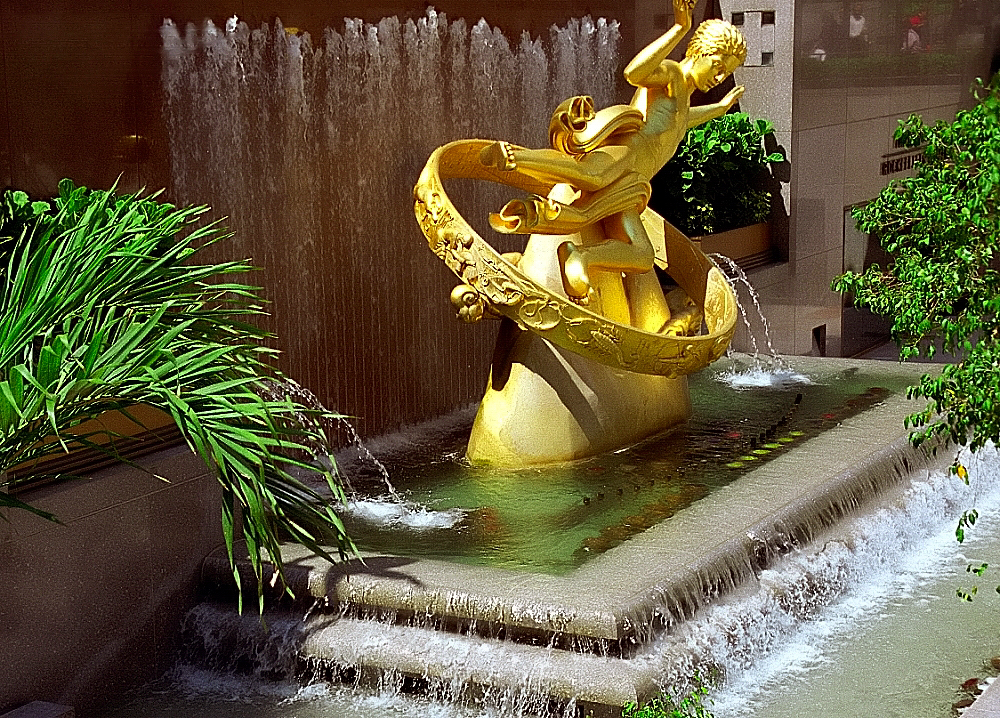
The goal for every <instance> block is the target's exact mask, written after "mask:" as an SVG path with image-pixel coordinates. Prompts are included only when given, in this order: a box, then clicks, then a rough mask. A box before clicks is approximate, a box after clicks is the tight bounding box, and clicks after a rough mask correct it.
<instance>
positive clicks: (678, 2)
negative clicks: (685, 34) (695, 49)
mask: <svg viewBox="0 0 1000 718" xmlns="http://www.w3.org/2000/svg"><path fill="white" fill-rule="evenodd" d="M696 2H697V0H674V22H675V23H677V24H678V25H682V26H684V27H685V28H690V27H691V11H692V10H693V9H694V6H695V3H696Z"/></svg>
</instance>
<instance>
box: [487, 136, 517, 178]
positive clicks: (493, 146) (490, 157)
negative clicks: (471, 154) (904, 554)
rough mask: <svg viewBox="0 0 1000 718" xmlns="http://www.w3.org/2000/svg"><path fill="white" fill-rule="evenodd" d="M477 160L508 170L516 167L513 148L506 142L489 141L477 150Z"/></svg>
mask: <svg viewBox="0 0 1000 718" xmlns="http://www.w3.org/2000/svg"><path fill="white" fill-rule="evenodd" d="M479 161H480V162H482V163H483V164H484V165H485V166H487V167H495V168H497V169H498V170H504V171H505V172H510V171H511V170H514V169H517V163H516V162H515V161H514V148H513V147H511V146H510V143H508V142H502V141H501V142H491V143H490V144H488V145H486V147H484V148H483V149H481V150H480V151H479Z"/></svg>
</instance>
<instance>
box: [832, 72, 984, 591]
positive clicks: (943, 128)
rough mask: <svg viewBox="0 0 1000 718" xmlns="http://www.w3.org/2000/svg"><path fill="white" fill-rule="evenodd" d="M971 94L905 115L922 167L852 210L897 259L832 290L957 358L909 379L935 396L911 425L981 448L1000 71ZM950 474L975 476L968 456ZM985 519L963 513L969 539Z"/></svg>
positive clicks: (916, 348)
mask: <svg viewBox="0 0 1000 718" xmlns="http://www.w3.org/2000/svg"><path fill="white" fill-rule="evenodd" d="M973 94H974V96H975V98H976V100H977V103H976V105H975V107H973V108H972V109H971V110H968V111H961V112H959V113H957V114H956V116H955V120H954V121H953V122H944V121H938V122H937V123H936V124H934V125H925V124H924V123H923V121H922V120H921V118H920V117H919V116H917V115H911V116H910V117H909V118H908V119H906V120H903V121H900V123H899V128H898V129H897V130H896V134H895V137H896V139H897V140H899V141H900V142H901V143H903V144H904V145H905V146H908V147H921V146H923V147H924V153H923V157H922V158H921V159H920V161H919V162H918V163H917V164H916V166H915V176H914V177H911V178H907V179H902V180H896V181H893V182H892V183H890V184H889V186H888V187H886V188H885V189H884V190H883V191H882V193H881V194H880V195H879V196H878V197H877V198H876V199H874V200H872V201H871V202H869V203H868V204H866V205H865V206H863V207H860V208H858V209H856V210H855V211H854V218H855V220H856V221H857V223H858V227H859V228H860V229H861V230H862V231H863V232H867V233H872V234H875V235H876V236H877V237H878V238H879V241H880V242H881V244H882V247H883V248H884V249H885V250H886V252H888V253H889V255H890V256H891V258H892V261H891V263H890V264H889V266H887V267H881V266H879V265H872V266H871V267H869V268H868V269H866V270H865V271H864V272H863V273H857V272H847V273H846V274H843V275H841V276H839V277H837V278H836V279H835V280H834V282H833V288H834V289H835V290H837V291H839V292H851V293H853V294H854V297H855V303H856V304H857V305H858V306H863V307H868V308H870V309H871V310H872V311H873V312H875V313H877V314H883V315H885V316H886V317H888V318H889V319H891V321H892V329H891V332H892V338H893V339H894V340H895V341H896V342H897V343H898V344H899V346H900V358H901V359H908V358H912V357H918V356H921V355H923V356H927V357H931V356H933V355H934V353H935V351H936V350H937V348H938V346H940V348H942V349H943V350H944V351H945V352H946V353H948V354H951V355H953V356H954V357H955V361H954V362H953V363H948V364H946V365H945V366H944V369H943V371H942V372H941V374H940V375H938V376H932V375H930V374H925V375H924V376H922V377H921V379H920V383H919V384H918V385H917V386H913V387H910V389H909V392H908V394H909V395H910V397H911V398H917V397H922V398H925V399H927V400H928V403H927V406H926V408H925V409H924V410H923V411H920V412H917V413H916V414H913V415H912V416H910V417H908V418H907V426H912V427H916V428H917V431H915V432H914V434H913V435H912V437H911V439H912V441H913V443H914V444H920V443H922V442H924V441H926V440H927V439H930V438H938V439H942V440H944V441H945V442H952V443H954V444H960V445H966V444H968V445H969V447H970V448H971V449H973V450H977V449H981V448H983V447H984V446H986V445H987V444H989V443H991V442H992V443H993V444H997V445H1000V400H998V398H997V397H998V396H1000V271H998V269H997V238H998V237H1000V74H998V75H995V76H994V77H993V80H992V82H991V83H990V84H988V85H986V84H984V83H983V82H982V80H977V81H976V83H975V84H974V86H973ZM952 472H953V473H955V474H956V475H958V477H959V478H960V479H962V480H963V481H966V482H968V480H969V478H968V472H967V471H966V469H965V467H964V466H962V465H961V464H959V463H957V462H956V463H955V464H954V465H953V466H952ZM977 516H978V514H976V513H975V511H967V512H965V513H964V514H963V515H962V517H961V519H960V520H959V524H958V527H957V528H956V537H957V538H958V540H959V541H962V540H963V539H964V538H965V529H966V528H968V527H971V526H972V525H973V524H974V523H975V519H976V517H977ZM970 572H974V571H972V570H971V569H970ZM977 575H981V574H980V573H977ZM997 590H998V591H1000V587H998V588H997ZM973 593H974V591H973ZM959 595H963V592H961V591H960V594H959ZM969 597H971V594H965V595H963V598H969Z"/></svg>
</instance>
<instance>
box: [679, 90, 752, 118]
mask: <svg viewBox="0 0 1000 718" xmlns="http://www.w3.org/2000/svg"><path fill="white" fill-rule="evenodd" d="M744 89H745V88H744V87H743V85H737V86H736V87H734V88H733V89H732V90H730V91H729V92H728V93H727V94H726V96H725V97H723V98H722V100H720V101H719V102H715V103H713V104H711V105H701V106H699V107H692V108H691V109H690V110H688V120H687V126H688V129H691V128H692V127H697V126H698V125H701V124H704V123H706V122H708V121H709V120H714V119H715V118H716V117H722V116H723V115H724V114H726V113H727V112H729V110H730V108H732V106H733V105H735V104H736V101H737V100H739V99H740V97H742V96H743V90H744Z"/></svg>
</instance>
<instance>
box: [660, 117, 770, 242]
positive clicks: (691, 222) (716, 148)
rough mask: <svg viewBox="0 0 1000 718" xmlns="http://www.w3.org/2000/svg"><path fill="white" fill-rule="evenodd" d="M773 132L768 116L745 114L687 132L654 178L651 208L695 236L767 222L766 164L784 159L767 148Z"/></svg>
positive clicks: (768, 196)
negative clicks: (757, 116) (769, 151)
mask: <svg viewBox="0 0 1000 718" xmlns="http://www.w3.org/2000/svg"><path fill="white" fill-rule="evenodd" d="M771 132H773V127H772V126H771V123H770V122H768V121H767V120H761V119H758V120H751V119H750V117H749V115H746V114H745V113H741V112H737V113H730V114H727V115H723V116H722V117H717V118H715V119H714V120H711V121H709V122H706V123H705V124H703V125H699V126H698V127H694V128H692V129H690V130H688V132H687V135H686V136H685V138H684V141H683V142H682V143H681V145H680V147H678V148H677V152H676V154H675V155H674V156H673V158H672V159H671V160H670V162H668V163H667V164H666V165H665V166H664V168H663V169H662V170H660V173H659V174H658V175H657V177H656V189H655V191H654V193H653V203H652V204H653V208H654V209H655V210H656V211H657V212H659V213H660V214H662V215H663V217H664V218H665V219H667V220H668V221H669V222H670V223H671V224H673V225H674V226H676V227H677V228H678V229H679V230H681V231H682V232H684V233H685V234H687V235H688V236H691V237H696V236H700V235H704V234H711V233H713V232H724V231H726V230H729V229H736V228H737V227H745V226H746V225H749V224H755V223H757V222H762V221H764V220H765V219H767V217H768V214H769V213H770V210H771V193H770V192H768V191H767V190H766V189H765V188H764V181H765V180H766V176H767V164H768V163H769V162H782V161H783V160H784V157H782V156H781V155H780V154H778V153H772V154H768V153H767V151H766V150H765V149H764V137H765V136H766V135H768V134H770V133H771Z"/></svg>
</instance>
